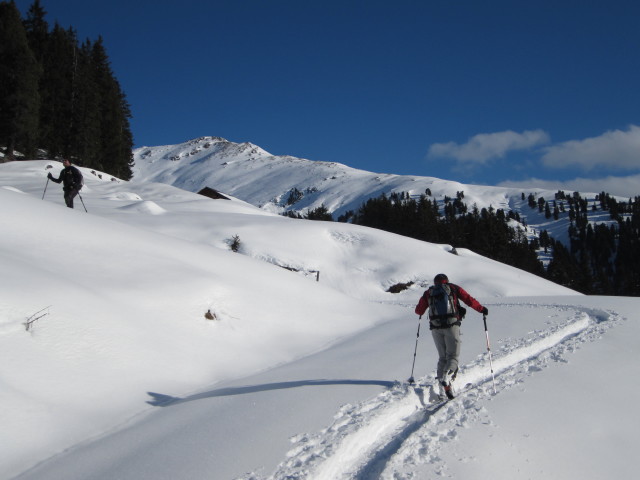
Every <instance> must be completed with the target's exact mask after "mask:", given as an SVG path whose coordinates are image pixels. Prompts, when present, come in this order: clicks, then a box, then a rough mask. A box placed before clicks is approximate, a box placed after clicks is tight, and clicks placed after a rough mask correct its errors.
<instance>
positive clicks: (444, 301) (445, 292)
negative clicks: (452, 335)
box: [429, 283, 461, 329]
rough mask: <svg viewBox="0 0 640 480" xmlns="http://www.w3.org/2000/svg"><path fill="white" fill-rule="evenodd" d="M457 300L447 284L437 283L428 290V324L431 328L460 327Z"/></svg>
mask: <svg viewBox="0 0 640 480" xmlns="http://www.w3.org/2000/svg"><path fill="white" fill-rule="evenodd" d="M460 323H461V322H460V317H459V315H458V299H457V298H456V296H455V293H454V291H453V288H452V287H451V285H449V284H448V283H438V284H436V285H434V286H432V287H431V288H429V324H430V327H431V328H432V329H433V328H449V327H451V326H452V325H460Z"/></svg>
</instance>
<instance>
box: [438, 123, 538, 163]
mask: <svg viewBox="0 0 640 480" xmlns="http://www.w3.org/2000/svg"><path fill="white" fill-rule="evenodd" d="M547 143H549V134H548V133H546V132H545V131H543V130H526V131H524V132H522V133H517V132H514V131H512V130H507V131H504V132H496V133H481V134H478V135H475V136H473V137H471V138H469V140H468V141H467V142H466V143H463V144H457V143H455V142H448V143H434V144H433V145H431V146H430V147H429V152H428V153H427V157H429V158H437V157H438V158H439V157H446V158H454V159H456V160H458V161H461V162H477V163H486V162H487V161H488V160H492V159H495V158H502V157H504V156H505V155H506V154H507V153H508V152H511V151H514V150H527V149H530V148H533V147H536V146H540V145H544V144H547Z"/></svg>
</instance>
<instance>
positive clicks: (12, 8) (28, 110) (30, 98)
mask: <svg viewBox="0 0 640 480" xmlns="http://www.w3.org/2000/svg"><path fill="white" fill-rule="evenodd" d="M40 74H41V69H40V65H39V64H38V62H37V60H36V58H35V56H34V55H33V52H32V51H31V49H30V48H29V41H28V39H27V32H26V30H25V28H24V25H23V23H22V19H21V18H20V12H19V11H18V9H17V7H16V5H15V3H14V2H13V1H11V2H0V143H1V144H3V145H4V146H5V147H6V153H5V155H6V157H5V158H6V159H12V158H13V157H14V152H15V150H16V149H19V150H21V151H22V152H23V153H24V154H25V155H27V156H29V157H32V156H34V155H35V151H36V148H37V138H38V109H39V106H40V96H39V94H38V82H39V79H40Z"/></svg>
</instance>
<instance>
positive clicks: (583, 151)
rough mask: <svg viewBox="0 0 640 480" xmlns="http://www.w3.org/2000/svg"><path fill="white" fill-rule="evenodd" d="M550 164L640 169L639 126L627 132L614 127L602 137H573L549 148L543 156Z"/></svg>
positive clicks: (584, 167)
mask: <svg viewBox="0 0 640 480" xmlns="http://www.w3.org/2000/svg"><path fill="white" fill-rule="evenodd" d="M542 162H543V163H544V164H545V165H546V166H547V167H555V168H562V167H569V166H579V167H582V168H583V169H585V170H591V169H593V168H596V167H605V168H607V167H609V168H621V169H638V168H640V127H638V126H636V125H630V126H629V129H628V130H627V131H622V130H612V131H608V132H605V133H603V134H602V135H600V136H599V137H592V138H586V139H584V140H571V141H569V142H564V143H560V144H558V145H554V146H551V147H548V148H547V151H546V153H545V154H544V155H543V157H542Z"/></svg>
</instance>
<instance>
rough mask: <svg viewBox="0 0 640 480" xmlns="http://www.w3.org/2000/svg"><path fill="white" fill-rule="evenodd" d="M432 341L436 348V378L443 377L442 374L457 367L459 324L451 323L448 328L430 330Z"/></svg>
mask: <svg viewBox="0 0 640 480" xmlns="http://www.w3.org/2000/svg"><path fill="white" fill-rule="evenodd" d="M431 335H432V336H433V341H434V343H435V344H436V350H438V370H437V374H438V378H439V379H442V378H444V374H445V373H447V372H449V371H451V372H455V371H456V370H457V368H458V357H460V344H461V340H460V325H453V326H451V327H449V328H438V329H433V330H431Z"/></svg>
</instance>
